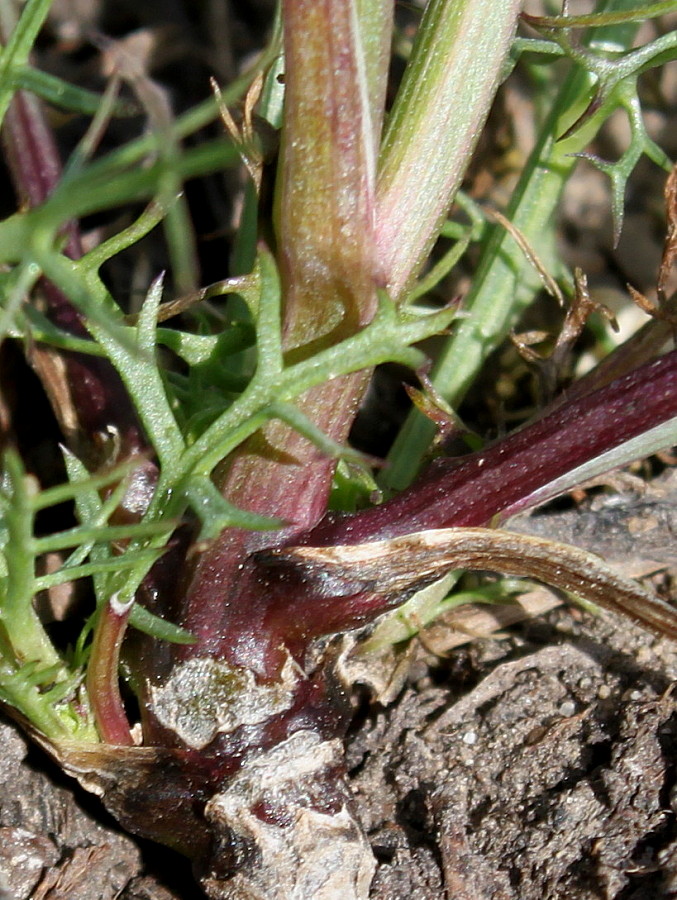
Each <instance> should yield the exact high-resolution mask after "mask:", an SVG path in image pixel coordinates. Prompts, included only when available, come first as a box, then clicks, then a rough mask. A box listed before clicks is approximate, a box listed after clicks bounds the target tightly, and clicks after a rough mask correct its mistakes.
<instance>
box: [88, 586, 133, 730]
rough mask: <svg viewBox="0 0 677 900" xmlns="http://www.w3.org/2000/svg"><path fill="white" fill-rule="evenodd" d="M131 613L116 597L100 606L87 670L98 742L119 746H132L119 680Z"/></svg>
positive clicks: (129, 605)
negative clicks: (121, 648) (122, 649)
mask: <svg viewBox="0 0 677 900" xmlns="http://www.w3.org/2000/svg"><path fill="white" fill-rule="evenodd" d="M130 612H131V604H129V603H128V604H124V605H122V604H120V603H119V601H118V599H117V596H116V595H115V594H114V595H113V596H112V597H111V599H110V600H109V601H108V603H106V604H105V606H103V607H102V609H101V610H100V612H99V617H98V621H97V623H96V627H95V630H94V640H93V641H92V649H91V656H90V661H89V666H88V668H87V693H88V695H89V698H90V701H91V704H92V712H93V714H94V721H95V722H96V727H97V729H98V731H99V734H100V735H101V739H102V740H103V741H105V742H106V743H108V744H118V745H122V746H131V745H132V743H133V742H132V737H131V734H130V733H129V722H128V721H127V715H126V713H125V709H124V706H123V704H122V698H121V697H120V686H119V681H118V679H119V668H120V647H121V646H122V640H123V638H124V636H125V631H126V630H127V622H128V620H129V614H130Z"/></svg>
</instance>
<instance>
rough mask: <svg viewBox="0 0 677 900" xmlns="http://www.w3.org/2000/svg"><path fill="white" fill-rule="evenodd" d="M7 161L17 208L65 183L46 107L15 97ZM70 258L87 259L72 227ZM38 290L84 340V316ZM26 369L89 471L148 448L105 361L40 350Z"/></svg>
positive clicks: (48, 290)
mask: <svg viewBox="0 0 677 900" xmlns="http://www.w3.org/2000/svg"><path fill="white" fill-rule="evenodd" d="M2 136H3V141H4V148H5V158H6V160H7V163H8V166H9V169H10V172H11V175H12V179H13V181H14V185H15V188H16V192H17V195H18V197H19V199H20V202H21V203H22V204H24V205H26V206H29V207H34V206H39V205H40V204H41V203H44V201H45V200H46V199H47V197H49V195H50V194H51V193H52V191H53V190H54V188H55V187H56V185H57V184H58V181H59V178H60V176H61V171H62V170H61V161H60V159H59V153H58V150H57V147H56V142H55V140H54V135H53V133H52V130H51V128H50V127H49V125H48V124H47V121H46V118H45V114H44V110H43V108H42V103H41V102H40V100H38V99H37V98H36V97H34V96H33V95H32V94H28V93H26V92H25V91H18V92H17V93H16V94H15V96H14V98H13V99H12V102H11V104H10V106H9V109H8V111H7V115H6V118H5V122H4V126H3V131H2ZM65 233H66V237H67V240H66V247H65V252H66V254H67V255H68V256H69V257H70V258H71V259H78V258H79V257H80V256H81V254H82V247H81V242H80V234H79V231H78V228H77V225H76V224H75V223H69V224H68V225H66V226H65ZM40 287H41V291H42V295H43V298H44V303H45V312H46V314H47V316H48V317H49V319H50V320H51V321H52V322H53V323H54V324H55V325H56V326H57V327H59V328H61V329H62V330H63V331H65V332H67V333H69V334H73V335H76V336H78V337H87V330H86V328H85V325H84V320H83V317H82V315H81V313H80V312H79V311H78V310H77V309H76V308H75V307H74V306H73V304H72V303H71V302H70V300H68V298H67V297H66V296H65V295H64V294H63V293H62V292H61V291H60V290H59V289H58V288H57V287H55V285H53V284H52V283H51V282H49V281H46V280H44V279H43V280H42V281H41V282H40ZM28 361H29V363H30V364H31V365H32V366H33V367H34V369H35V370H36V372H37V374H38V376H39V377H40V378H41V380H42V382H43V385H44V387H45V390H46V392H47V394H48V396H49V398H50V401H51V403H52V406H53V408H54V412H55V415H56V416H57V419H58V420H59V423H60V425H61V427H62V430H63V432H64V436H65V438H66V440H67V441H68V444H69V446H70V447H71V449H72V450H73V451H74V452H75V453H77V454H78V455H79V456H81V457H82V458H83V459H84V460H85V462H86V463H87V464H88V465H89V466H90V467H91V468H96V467H98V466H99V465H101V464H102V463H104V462H106V463H109V464H111V463H112V464H114V463H115V462H120V461H122V460H123V459H126V458H128V457H130V456H132V455H136V454H145V455H148V454H149V448H148V445H147V442H146V440H145V437H144V435H143V432H142V429H141V426H140V424H139V422H138V419H137V417H136V414H135V412H134V410H133V409H132V406H131V404H130V401H129V397H128V396H127V393H126V391H125V389H124V387H123V385H122V382H121V380H120V378H119V376H118V374H117V372H116V371H115V369H114V368H113V366H112V365H111V364H110V363H109V362H107V361H106V360H103V359H99V358H97V357H94V356H87V355H85V354H83V353H71V352H68V351H61V352H59V353H58V354H55V353H53V352H52V351H51V350H48V349H44V348H41V347H39V346H38V347H37V348H35V349H33V350H32V352H31V353H30V354H29V359H28ZM111 429H113V430H114V431H115V433H116V441H117V445H116V448H115V449H116V450H117V451H118V453H117V457H116V458H112V457H111V448H110V446H109V443H110V439H111Z"/></svg>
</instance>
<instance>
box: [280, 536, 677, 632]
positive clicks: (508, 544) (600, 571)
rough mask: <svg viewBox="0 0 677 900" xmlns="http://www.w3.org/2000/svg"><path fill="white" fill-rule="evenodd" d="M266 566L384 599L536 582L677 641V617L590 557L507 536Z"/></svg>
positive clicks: (285, 553)
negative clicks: (445, 584) (457, 582)
mask: <svg viewBox="0 0 677 900" xmlns="http://www.w3.org/2000/svg"><path fill="white" fill-rule="evenodd" d="M270 559H271V561H273V560H276V561H278V562H280V563H285V562H286V563H291V564H293V565H295V566H297V567H299V568H300V569H302V570H303V571H304V574H305V575H307V577H308V578H310V579H312V578H317V579H318V580H327V581H331V582H332V583H339V582H340V581H341V580H345V581H347V582H353V583H355V582H359V583H360V584H362V585H364V586H365V589H366V590H369V591H372V592H373V593H376V594H383V595H388V596H392V595H396V594H402V595H404V596H408V595H409V594H410V593H411V592H412V590H414V589H417V588H419V587H422V586H423V585H425V584H429V583H430V582H432V581H433V580H435V579H437V578H439V577H441V576H442V575H443V574H444V573H445V572H447V571H448V570H450V569H457V568H463V569H475V570H489V571H494V572H500V573H501V574H504V575H516V576H522V577H527V578H534V579H537V580H539V581H542V582H544V583H545V584H548V585H550V586H552V587H555V588H558V589H560V590H563V591H567V592H569V593H572V594H575V595H577V596H579V597H581V598H582V599H584V600H588V601H590V602H592V603H596V604H598V605H599V606H602V607H605V608H606V609H610V610H612V611H613V612H616V613H620V614H622V615H625V616H627V617H629V618H631V619H633V620H634V621H636V622H638V623H639V624H641V625H643V626H644V627H645V628H647V629H649V630H650V631H653V632H655V633H656V634H664V635H667V636H668V637H670V638H672V639H673V640H677V609H674V608H673V607H672V606H670V605H669V604H668V603H666V602H665V601H663V600H661V599H660V598H659V597H657V596H656V595H655V594H653V593H652V592H651V591H649V590H647V589H645V588H643V587H642V586H641V585H640V584H638V583H637V582H635V581H632V580H631V579H629V578H625V577H623V576H622V575H620V574H618V573H617V572H615V571H614V570H613V569H612V568H611V567H610V566H608V565H607V564H606V563H605V562H604V561H603V560H602V559H600V558H599V557H598V556H596V555H595V554H593V553H589V552H587V551H585V550H580V549H579V548H577V547H573V546H571V545H569V544H561V543H557V542H555V541H550V540H545V539H543V538H536V537H532V536H528V535H522V534H514V533H512V532H509V531H501V530H496V529H491V528H443V529H434V530H430V531H421V532H418V533H415V534H409V535H405V536H403V537H395V538H391V539H389V540H381V541H373V542H369V543H362V544H351V545H341V546H334V547H287V548H283V549H279V550H274V551H271V553H270Z"/></svg>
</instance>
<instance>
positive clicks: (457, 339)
mask: <svg viewBox="0 0 677 900" xmlns="http://www.w3.org/2000/svg"><path fill="white" fill-rule="evenodd" d="M623 3H627V0H619V2H616V3H613V2H612V3H610V4H608V5H614V6H619V5H623ZM634 32H635V28H634V27H633V26H629V27H628V26H616V28H615V29H613V37H614V40H615V41H621V40H623V41H624V42H625V43H626V44H629V43H630V42H631V40H632V35H633V34H634ZM605 34H606V31H605ZM601 36H604V35H601ZM594 37H595V39H598V38H599V37H600V34H599V33H597V32H595V34H594ZM590 89H591V84H590V78H589V76H588V75H587V73H586V72H582V71H580V70H576V71H573V72H572V73H571V74H570V75H569V77H568V78H567V80H566V81H565V83H564V85H563V86H562V89H561V90H560V91H559V93H558V95H557V97H556V99H555V100H554V102H553V104H552V107H551V111H550V113H549V115H548V116H547V118H546V120H545V121H544V123H543V126H542V128H541V130H540V134H539V138H538V141H537V143H536V146H535V147H534V149H533V151H532V152H531V155H530V157H529V160H528V162H527V165H526V166H525V168H524V171H523V172H522V175H521V177H520V181H519V184H518V186H517V188H516V190H515V192H514V194H513V196H512V199H511V201H510V205H509V208H508V211H507V213H506V215H507V218H508V219H510V221H511V222H512V223H513V224H514V226H515V228H517V229H518V231H519V232H520V233H521V234H522V235H524V237H525V238H526V240H527V241H528V243H529V245H530V246H531V247H532V248H534V250H535V251H536V253H537V254H538V256H539V257H540V258H541V259H542V260H549V259H551V258H552V240H553V236H552V230H551V228H550V227H549V223H550V222H551V219H552V216H553V213H554V211H555V210H556V208H557V204H558V202H559V198H560V196H561V192H562V189H563V187H564V185H565V183H566V181H567V179H568V177H569V175H570V174H571V172H572V170H573V168H574V166H575V165H576V163H577V160H576V158H575V157H573V156H572V155H571V154H573V153H576V152H580V151H581V150H582V149H583V148H584V147H585V146H586V145H587V144H588V142H589V141H590V140H591V138H592V137H593V136H594V133H595V131H596V129H597V127H598V124H599V123H598V122H597V121H596V120H595V121H593V122H588V123H587V125H586V126H585V127H583V128H581V129H580V130H578V131H576V133H575V134H573V135H572V136H571V137H569V138H568V139H567V140H564V141H558V140H557V137H558V135H560V134H563V133H564V132H565V131H566V128H567V126H568V125H569V124H570V123H571V122H573V121H576V119H578V117H579V115H580V113H581V112H582V111H583V110H584V109H585V107H586V106H587V104H588V101H589V96H590ZM540 287H541V281H540V278H539V277H538V275H537V273H536V272H535V271H534V270H533V269H532V268H531V265H530V263H529V262H528V260H527V259H526V258H525V256H524V253H523V251H522V250H521V249H520V247H519V246H518V245H517V244H516V243H515V241H514V239H513V238H512V236H511V235H510V234H508V232H506V231H505V229H504V228H503V227H502V226H498V225H496V226H493V228H492V230H491V236H490V238H489V241H488V243H487V245H486V246H485V249H484V252H483V254H482V258H481V260H480V264H479V267H478V270H477V273H476V275H475V278H474V280H473V285H472V288H471V290H470V292H469V294H468V295H467V297H466V298H465V303H464V309H465V310H466V312H467V313H468V316H467V318H465V319H463V320H460V322H459V325H458V326H457V327H456V328H455V329H454V332H453V334H452V336H451V337H450V338H449V340H448V342H447V344H446V346H445V347H444V349H443V350H442V353H441V354H440V356H439V357H438V360H437V363H436V365H435V368H434V370H433V373H432V376H431V378H432V382H433V384H434V385H435V387H436V388H437V390H438V391H439V393H440V394H441V395H442V397H444V399H445V400H446V402H447V403H449V405H450V406H452V407H454V408H458V406H459V404H460V403H461V401H462V400H463V398H464V396H465V394H466V391H467V390H468V388H469V387H470V385H471V384H472V383H473V381H474V380H475V378H476V377H477V373H478V372H479V370H480V369H481V367H482V365H483V363H484V361H485V360H486V358H487V356H488V355H489V354H490V353H491V352H492V351H493V350H494V349H495V348H496V347H497V346H498V344H500V342H501V341H502V340H503V339H504V338H505V336H506V335H507V333H508V331H509V330H510V328H511V327H512V325H513V323H514V322H515V321H516V320H517V318H518V316H519V315H520V313H521V312H522V311H523V310H524V309H525V307H526V306H527V305H528V304H529V303H530V302H531V301H532V300H533V298H534V296H535V294H536V292H537V291H538V290H540ZM434 435H435V425H434V424H433V423H432V422H431V421H430V420H429V419H427V418H426V417H425V416H423V415H422V414H421V413H419V412H418V411H417V410H414V411H413V412H412V413H411V414H410V416H409V418H408V419H407V421H406V423H405V425H404V427H403V429H402V430H401V432H400V434H399V435H398V437H397V439H396V441H395V443H394V445H393V448H392V450H391V453H390V456H389V459H388V462H389V465H388V467H387V468H386V469H384V472H383V478H382V483H383V485H384V487H387V488H388V489H394V490H401V489H402V488H404V487H406V486H407V485H409V484H411V482H412V480H413V479H414V478H415V476H416V473H417V472H418V471H419V468H420V466H421V463H422V461H423V459H424V457H425V454H426V453H427V451H428V448H429V446H430V443H431V441H432V439H433V437H434Z"/></svg>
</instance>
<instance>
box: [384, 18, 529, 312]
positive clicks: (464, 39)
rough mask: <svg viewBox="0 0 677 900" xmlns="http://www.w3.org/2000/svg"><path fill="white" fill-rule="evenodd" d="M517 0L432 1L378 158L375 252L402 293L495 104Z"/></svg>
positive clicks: (392, 286)
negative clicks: (492, 104)
mask: <svg viewBox="0 0 677 900" xmlns="http://www.w3.org/2000/svg"><path fill="white" fill-rule="evenodd" d="M520 6H521V3H520V2H519V0H455V2H452V3H450V2H448V0H431V2H430V3H429V4H428V6H427V7H426V11H425V14H424V16H423V20H422V22H421V25H420V27H419V31H418V34H417V38H416V44H415V46H414V50H413V52H412V58H411V60H410V62H409V65H408V67H407V71H406V74H405V77H404V81H403V83H402V86H401V87H400V90H399V92H398V95H397V100H396V102H395V106H394V108H393V110H392V112H391V114H390V117H389V119H388V126H387V129H386V133H385V136H384V139H383V147H382V149H381V157H380V160H379V171H378V184H377V214H376V252H377V260H378V263H379V266H380V268H381V273H382V277H383V280H384V282H385V284H386V285H387V288H388V291H389V293H390V296H391V297H393V299H399V298H401V297H402V296H404V295H405V294H406V291H407V289H408V288H409V287H411V285H412V282H413V280H414V279H415V278H416V276H417V275H418V273H419V270H420V268H421V266H422V265H423V263H424V262H425V260H426V259H427V258H428V255H429V253H430V250H431V249H432V246H433V244H434V242H435V240H436V239H437V236H438V234H439V230H440V228H441V226H442V222H443V221H444V218H445V217H446V215H447V211H448V209H449V206H450V204H451V202H452V199H453V196H454V193H455V192H456V190H457V188H458V186H459V185H460V183H461V179H462V178H463V176H464V174H465V171H466V168H467V164H468V161H469V159H470V156H471V154H472V151H473V148H474V146H475V143H476V141H477V138H478V136H479V133H480V131H481V130H482V126H483V124H484V121H485V119H486V116H487V114H488V112H489V108H490V105H491V103H492V102H493V99H494V95H495V93H496V87H497V85H498V81H499V77H500V74H501V70H502V67H503V63H504V60H505V57H506V56H507V54H508V51H509V49H510V44H511V42H512V38H513V34H514V31H515V27H516V24H517V15H518V13H519V8H520Z"/></svg>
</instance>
